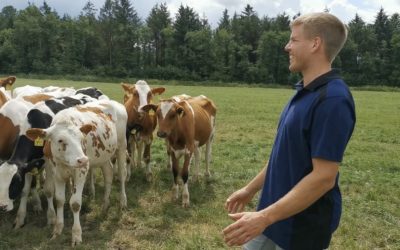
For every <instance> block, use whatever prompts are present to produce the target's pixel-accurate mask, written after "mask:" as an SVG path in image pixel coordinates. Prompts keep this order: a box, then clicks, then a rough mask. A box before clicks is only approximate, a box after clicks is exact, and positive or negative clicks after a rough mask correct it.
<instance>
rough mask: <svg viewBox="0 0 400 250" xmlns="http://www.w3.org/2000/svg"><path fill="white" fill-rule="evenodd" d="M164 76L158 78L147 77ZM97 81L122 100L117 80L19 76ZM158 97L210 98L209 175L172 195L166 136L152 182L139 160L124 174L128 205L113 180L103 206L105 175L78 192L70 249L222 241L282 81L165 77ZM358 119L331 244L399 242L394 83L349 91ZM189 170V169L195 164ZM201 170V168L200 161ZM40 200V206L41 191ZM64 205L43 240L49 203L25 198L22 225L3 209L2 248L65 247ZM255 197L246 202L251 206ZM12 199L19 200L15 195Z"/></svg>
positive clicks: (282, 93) (256, 166)
mask: <svg viewBox="0 0 400 250" xmlns="http://www.w3.org/2000/svg"><path fill="white" fill-rule="evenodd" d="M149 83H150V84H151V85H152V86H162V84H163V83H162V82H149ZM25 84H30V85H37V86H49V85H54V86H74V87H76V88H80V87H86V86H96V87H98V88H99V89H101V90H103V91H104V92H105V93H106V94H107V95H108V96H109V97H110V98H112V99H115V100H122V96H123V91H122V88H121V87H120V85H119V84H110V83H93V82H72V81H61V80H54V81H50V80H27V79H18V80H17V86H22V85H25ZM165 87H166V89H167V90H166V92H165V93H164V94H163V95H162V97H164V98H167V97H170V96H172V95H175V94H181V93H186V94H189V95H199V94H204V95H206V96H208V97H210V98H211V99H213V100H214V101H215V103H216V105H217V108H218V112H217V119H216V126H217V130H216V137H215V141H214V144H213V158H212V159H213V160H212V164H211V175H212V176H211V178H210V179H209V180H206V179H205V178H204V176H201V178H200V180H199V181H198V182H192V181H190V179H189V191H190V195H191V197H190V201H191V207H190V208H189V209H184V208H182V207H181V200H179V202H172V201H171V187H172V174H171V173H170V171H168V170H167V169H166V153H165V148H164V142H163V141H161V140H159V139H157V138H155V141H154V143H153V147H152V162H153V174H154V178H153V182H152V183H148V182H147V181H146V179H145V174H144V169H134V170H133V175H132V176H131V180H130V182H129V183H127V196H128V209H127V210H126V211H122V212H121V211H120V210H119V207H118V205H119V201H118V192H119V188H118V186H119V185H118V184H117V183H114V184H113V190H112V193H111V204H110V208H109V210H108V212H107V213H106V214H102V213H101V203H102V195H103V182H102V176H101V174H100V171H99V174H98V175H97V181H96V198H95V200H94V201H93V200H91V199H90V198H89V197H87V196H84V199H83V206H82V210H81V226H82V230H83V233H82V238H83V243H82V244H81V245H80V246H78V247H76V249H171V250H173V249H228V248H227V247H226V246H225V245H224V244H223V240H222V234H221V231H222V229H223V228H224V227H225V226H226V225H228V224H229V223H230V220H229V218H228V217H227V214H226V212H225V210H224V208H223V204H224V201H225V199H226V198H227V196H228V195H229V194H230V193H231V192H233V191H235V190H236V189H238V188H240V187H242V186H243V185H244V184H246V183H247V182H248V181H249V180H250V179H252V178H253V177H254V176H255V175H256V174H257V173H258V172H259V170H260V169H261V168H262V167H263V165H264V163H265V161H266V160H267V158H268V155H269V152H270V150H271V146H272V143H273V140H274V136H275V133H276V126H277V122H278V118H279V115H280V112H281V110H282V109H283V106H284V105H285V103H286V101H287V100H288V98H289V97H290V96H291V95H292V94H293V91H292V90H289V89H275V88H274V89H269V88H244V87H202V86H168V85H166V86H165ZM353 95H354V98H355V102H356V109H357V110H356V112H357V124H356V129H355V132H354V134H353V137H352V139H351V141H350V144H349V146H348V148H347V151H346V155H345V157H344V161H343V163H342V167H341V168H340V175H341V179H340V185H341V190H342V196H343V214H342V220H341V225H340V227H339V229H338V230H337V231H336V232H335V234H334V236H333V239H332V244H331V247H330V249H340V250H341V249H400V209H399V208H400V181H399V180H400V134H399V128H400V92H376V91H359V90H357V91H353ZM192 170H193V169H192ZM200 171H201V174H203V173H204V168H201V169H200ZM41 198H42V204H43V208H44V210H46V202H45V197H44V195H43V194H42V196H41ZM66 201H67V202H66V205H65V210H64V211H65V212H64V215H65V226H64V231H63V233H62V235H61V236H60V237H59V238H57V240H53V241H51V240H50V236H51V232H52V228H49V227H47V226H46V213H45V211H44V212H43V213H40V214H38V215H35V214H33V212H32V206H31V204H30V203H28V213H27V218H26V224H25V226H24V227H23V228H22V229H20V230H13V229H12V223H13V221H14V219H15V215H16V209H14V210H13V211H12V212H11V213H7V214H5V213H1V214H0V249H68V248H70V242H71V227H72V221H73V219H72V213H71V212H70V209H69V206H68V196H67V200H66ZM256 203H257V197H255V198H254V200H253V202H252V203H251V204H250V206H249V207H248V209H249V210H252V209H254V207H255V206H256ZM14 205H15V206H18V203H17V202H15V203H14Z"/></svg>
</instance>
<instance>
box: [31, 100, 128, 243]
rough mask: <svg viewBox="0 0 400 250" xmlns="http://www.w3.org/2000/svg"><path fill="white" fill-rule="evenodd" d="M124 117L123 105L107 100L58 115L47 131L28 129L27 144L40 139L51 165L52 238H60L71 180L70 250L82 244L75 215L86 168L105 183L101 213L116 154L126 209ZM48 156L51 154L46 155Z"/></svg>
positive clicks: (66, 110)
mask: <svg viewBox="0 0 400 250" xmlns="http://www.w3.org/2000/svg"><path fill="white" fill-rule="evenodd" d="M126 121H127V115H126V111H125V108H124V106H123V105H121V104H119V103H117V102H115V101H110V100H102V101H98V102H91V103H87V104H85V105H79V106H75V107H72V108H69V109H64V110H62V111H60V112H58V113H57V114H56V115H55V116H54V118H53V121H52V124H51V126H50V127H49V128H47V129H39V128H34V129H29V130H27V133H26V134H27V136H28V137H29V138H30V139H31V140H36V139H37V138H43V139H45V140H48V141H49V142H50V145H49V146H47V147H46V146H45V155H47V156H49V157H51V159H52V161H53V163H54V164H55V197H56V204H57V219H56V224H55V227H54V231H53V238H55V237H56V236H58V235H60V234H61V232H62V230H63V227H64V202H65V184H66V182H67V181H69V180H70V178H71V179H72V180H73V183H74V184H73V193H72V196H71V198H70V201H69V204H70V207H71V210H72V212H73V214H74V224H73V226H72V246H75V245H77V244H79V243H81V242H82V229H81V226H80V220H79V212H80V209H81V205H82V191H83V186H84V184H85V180H86V176H87V174H88V171H89V168H93V167H96V166H99V167H101V168H102V170H103V175H104V181H105V192H104V203H103V209H104V210H105V209H106V208H107V207H108V205H109V195H110V191H111V184H112V178H113V171H112V165H111V162H110V159H111V157H112V156H113V155H114V154H117V157H118V164H119V166H118V169H119V173H120V176H119V178H120V182H121V194H120V195H121V196H120V197H121V200H120V202H121V207H122V208H126V205H127V202H126V194H125V178H126V170H125V165H124V164H125V162H126V159H125V157H126V154H125V152H126V138H125V129H126ZM50 152H51V153H50Z"/></svg>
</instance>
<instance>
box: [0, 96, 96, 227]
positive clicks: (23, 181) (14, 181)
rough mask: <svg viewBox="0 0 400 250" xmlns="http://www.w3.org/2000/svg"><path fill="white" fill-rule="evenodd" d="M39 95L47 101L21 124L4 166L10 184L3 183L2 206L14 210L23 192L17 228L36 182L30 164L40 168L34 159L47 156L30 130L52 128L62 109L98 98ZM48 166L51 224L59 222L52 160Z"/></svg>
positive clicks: (0, 173) (46, 186)
mask: <svg viewBox="0 0 400 250" xmlns="http://www.w3.org/2000/svg"><path fill="white" fill-rule="evenodd" d="M38 98H44V100H41V101H38V102H37V103H36V104H35V105H34V106H33V107H31V108H30V110H29V112H28V113H27V114H26V116H25V119H24V121H23V122H22V123H21V125H20V131H19V136H18V141H17V144H16V146H15V148H14V151H13V154H12V156H11V157H10V159H8V161H6V162H4V163H3V164H2V165H1V166H0V178H1V180H2V182H4V183H6V184H2V185H0V194H1V196H0V208H2V209H3V210H6V211H10V210H12V209H13V205H12V203H13V202H12V201H13V200H14V199H15V198H17V197H18V196H20V195H21V203H20V206H19V209H18V212H17V218H16V220H15V228H20V227H21V226H22V225H23V224H24V220H25V217H26V202H27V198H28V195H29V190H30V187H31V183H32V175H31V174H27V173H28V172H29V171H28V170H29V169H28V168H27V167H28V166H29V167H31V168H32V167H36V168H40V167H41V166H39V164H38V163H36V164H32V161H35V162H38V161H36V160H38V159H42V158H43V146H44V142H43V141H40V140H38V141H35V142H33V141H31V140H29V139H28V138H27V137H26V131H27V129H29V128H43V129H44V128H48V127H49V126H50V124H51V121H52V119H53V117H54V115H55V114H57V113H58V112H59V111H61V110H63V109H66V108H68V107H72V106H75V105H78V104H83V103H87V102H90V101H93V100H96V99H94V98H91V97H89V96H86V95H83V94H78V95H76V96H72V97H61V98H49V97H48V96H47V95H38ZM31 99H32V98H31ZM42 163H43V162H42ZM44 165H45V169H46V181H45V184H44V191H45V194H46V197H47V199H48V210H47V219H48V224H53V223H54V221H55V210H54V205H53V194H54V182H53V169H52V167H51V166H52V165H51V164H50V162H46V164H44ZM7 183H8V184H9V185H7ZM8 194H9V195H8ZM39 204H40V203H39ZM37 209H38V210H41V206H40V205H39V206H38V208H37Z"/></svg>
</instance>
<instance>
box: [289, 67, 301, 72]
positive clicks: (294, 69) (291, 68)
mask: <svg viewBox="0 0 400 250" xmlns="http://www.w3.org/2000/svg"><path fill="white" fill-rule="evenodd" d="M289 71H290V72H291V73H298V72H300V71H299V70H298V69H297V68H295V67H293V66H289Z"/></svg>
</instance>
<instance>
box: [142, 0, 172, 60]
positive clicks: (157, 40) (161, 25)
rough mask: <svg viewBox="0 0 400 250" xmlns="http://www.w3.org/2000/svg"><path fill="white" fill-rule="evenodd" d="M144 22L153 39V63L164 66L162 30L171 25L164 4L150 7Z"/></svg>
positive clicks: (164, 39)
mask: <svg viewBox="0 0 400 250" xmlns="http://www.w3.org/2000/svg"><path fill="white" fill-rule="evenodd" d="M146 23H147V26H148V27H149V29H150V31H151V33H152V35H151V36H152V37H151V39H152V40H153V41H154V53H155V65H157V66H164V65H165V49H166V38H165V36H164V33H163V30H164V29H165V28H167V27H169V26H171V17H170V14H169V11H168V9H167V6H166V4H165V3H164V4H161V5H158V4H156V5H155V6H154V7H153V8H152V9H151V11H150V15H149V16H148V18H147V19H146Z"/></svg>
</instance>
